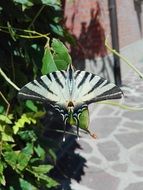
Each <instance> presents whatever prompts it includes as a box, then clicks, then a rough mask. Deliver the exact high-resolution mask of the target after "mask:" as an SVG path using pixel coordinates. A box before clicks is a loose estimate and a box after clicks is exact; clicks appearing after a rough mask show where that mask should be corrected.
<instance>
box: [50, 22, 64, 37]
mask: <svg viewBox="0 0 143 190" xmlns="http://www.w3.org/2000/svg"><path fill="white" fill-rule="evenodd" d="M49 25H50V27H51V29H52V31H53V32H54V33H56V34H58V35H59V36H63V35H64V31H63V28H62V27H61V26H60V25H57V24H56V25H54V24H49Z"/></svg>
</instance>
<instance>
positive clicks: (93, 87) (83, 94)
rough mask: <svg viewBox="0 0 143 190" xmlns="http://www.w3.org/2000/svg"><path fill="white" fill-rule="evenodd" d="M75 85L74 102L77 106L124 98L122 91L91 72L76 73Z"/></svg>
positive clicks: (78, 71)
mask: <svg viewBox="0 0 143 190" xmlns="http://www.w3.org/2000/svg"><path fill="white" fill-rule="evenodd" d="M74 79H75V85H74V90H73V92H74V93H73V95H72V100H73V101H74V102H76V104H80V103H81V102H82V103H86V104H90V103H93V102H98V101H103V100H108V99H119V98H121V97H122V94H123V93H122V91H121V89H120V88H119V87H118V86H116V85H115V84H113V83H110V82H109V81H108V80H106V79H104V78H102V77H100V76H97V75H94V74H92V73H89V72H85V71H80V70H77V71H75V72H74Z"/></svg>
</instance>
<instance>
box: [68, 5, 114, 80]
mask: <svg viewBox="0 0 143 190" xmlns="http://www.w3.org/2000/svg"><path fill="white" fill-rule="evenodd" d="M75 15H76V12H74V13H73V16H72V27H71V28H70V30H71V32H72V30H73V28H74V21H75ZM100 16H101V9H100V5H99V3H98V2H96V9H94V8H92V9H91V10H90V22H89V24H87V23H86V22H82V23H81V32H80V35H79V37H78V38H77V37H76V36H74V37H75V40H76V45H74V46H73V45H72V46H71V56H72V59H73V64H74V65H75V67H76V68H77V69H80V70H84V69H85V66H86V63H87V64H90V63H91V64H92V65H94V67H97V69H96V70H95V68H94V70H95V72H96V74H99V75H100V73H102V75H103V76H104V77H105V78H107V79H110V77H109V73H108V70H107V67H106V62H108V65H109V67H111V68H110V70H112V63H111V60H110V58H109V56H108V55H107V50H106V48H105V45H104V44H105V31H104V28H103V27H102V24H101V21H100ZM72 33H73V32H72ZM97 57H101V61H100V64H101V65H97V60H96V59H97ZM87 60H88V61H87ZM91 70H92V69H91ZM104 73H105V75H104Z"/></svg>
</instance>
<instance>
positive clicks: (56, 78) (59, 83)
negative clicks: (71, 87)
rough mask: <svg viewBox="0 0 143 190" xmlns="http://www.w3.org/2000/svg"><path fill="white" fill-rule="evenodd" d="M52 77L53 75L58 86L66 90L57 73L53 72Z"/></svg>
mask: <svg viewBox="0 0 143 190" xmlns="http://www.w3.org/2000/svg"><path fill="white" fill-rule="evenodd" d="M51 75H53V77H54V78H55V81H56V82H57V84H58V85H60V86H61V87H62V88H64V85H63V84H62V82H61V81H60V78H59V77H58V75H57V73H56V72H53V73H51Z"/></svg>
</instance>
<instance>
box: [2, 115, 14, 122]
mask: <svg viewBox="0 0 143 190" xmlns="http://www.w3.org/2000/svg"><path fill="white" fill-rule="evenodd" d="M0 121H3V122H4V123H6V124H12V121H11V120H10V119H9V117H8V116H6V115H2V114H0Z"/></svg>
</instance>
